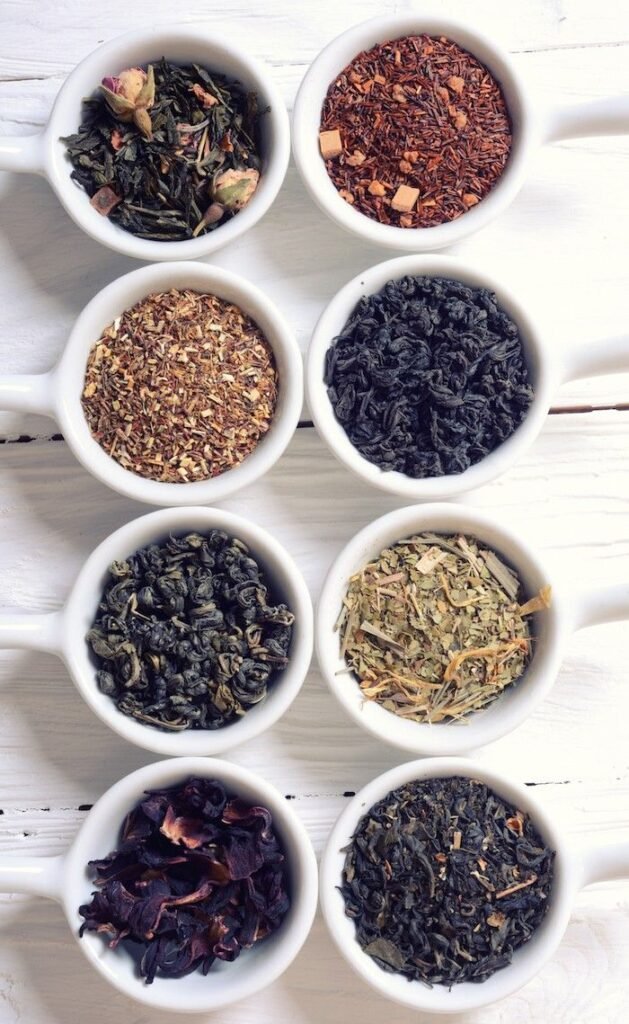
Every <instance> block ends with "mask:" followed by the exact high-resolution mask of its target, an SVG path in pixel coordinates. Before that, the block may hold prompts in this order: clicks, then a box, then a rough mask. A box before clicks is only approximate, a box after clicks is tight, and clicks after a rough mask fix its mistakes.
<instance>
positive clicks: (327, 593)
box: [316, 504, 563, 755]
mask: <svg viewBox="0 0 629 1024" xmlns="http://www.w3.org/2000/svg"><path fill="white" fill-rule="evenodd" d="M424 531H430V532H433V533H439V534H457V533H462V534H464V535H465V536H466V537H472V538H474V539H476V540H478V541H480V542H481V543H483V544H485V545H487V547H489V548H491V549H492V550H494V551H495V552H496V554H497V555H498V556H499V557H501V558H502V559H503V560H504V561H505V562H507V563H508V564H509V565H510V566H511V567H512V568H513V569H514V570H515V571H516V572H517V574H518V575H519V577H520V579H521V581H522V584H523V589H524V593H525V595H526V598H528V597H532V596H533V595H535V594H536V593H537V592H538V591H539V590H540V589H541V588H542V587H543V586H545V585H546V584H548V583H552V581H551V580H550V579H549V577H548V574H547V572H546V569H545V566H544V565H543V563H542V562H541V561H540V560H539V559H538V558H537V557H536V556H535V555H534V554H533V553H532V552H531V551H530V550H529V548H528V547H527V546H526V545H525V543H524V542H523V541H522V540H521V539H520V538H519V537H517V536H516V535H515V534H514V533H512V532H511V531H509V530H507V529H506V528H505V527H503V526H501V525H500V524H498V523H496V522H494V521H492V520H491V519H489V518H488V517H486V516H484V515H483V514H482V513H480V512H477V511H476V510H473V509H466V508H461V507H457V506H455V505H447V504H445V505H424V506H421V505H418V506H414V507H410V508H405V509H399V510H397V511H395V512H391V513H389V514H388V515H386V516H383V517H382V518H381V519H377V520H376V521H375V522H374V523H371V524H370V525H369V526H367V527H365V528H364V529H363V530H362V531H361V532H360V533H358V534H357V535H356V536H355V537H354V538H353V539H352V540H351V541H350V542H349V544H348V545H347V546H346V547H345V548H344V549H343V551H342V552H341V554H340V555H339V556H338V558H337V560H336V562H335V563H334V564H333V565H332V567H331V569H330V571H329V574H328V576H327V578H326V581H325V583H324V586H323V590H322V593H321V598H320V600H319V604H318V606H317V622H316V649H317V657H318V660H319V665H320V667H321V670H322V672H323V675H324V677H325V678H326V680H327V683H328V685H329V686H330V688H331V690H332V692H333V694H334V696H335V697H336V698H337V699H338V700H339V701H340V703H341V704H342V705H343V707H344V708H345V710H346V711H347V712H348V713H349V715H350V716H351V717H352V718H353V719H354V720H355V721H356V722H357V723H358V724H359V725H361V726H362V727H363V728H364V729H366V730H367V731H368V732H370V733H372V734H373V735H374V736H375V737H377V738H378V739H381V740H384V741H385V742H387V743H391V744H393V745H394V746H397V747H399V748H401V749H403V750H407V751H411V752H412V753H415V754H427V755H433V754H441V755H444V754H449V755H453V754H460V753H464V752H466V751H469V750H473V749H475V748H477V747H481V746H483V745H484V744H486V743H490V742H492V741H493V740H496V739H498V738H499V737H500V736H503V735H504V734H505V733H507V732H509V731H511V729H514V728H515V727H516V726H517V725H519V724H520V722H521V721H522V720H523V719H524V718H525V717H526V716H527V715H528V714H530V713H531V711H532V710H533V708H534V707H535V705H536V704H537V703H538V701H540V700H541V699H542V697H543V696H544V694H545V693H546V692H547V691H548V689H549V688H550V686H551V685H552V683H553V681H554V677H555V673H556V671H557V668H558V665H559V661H560V658H561V652H562V648H563V619H562V609H561V605H560V603H558V602H557V600H555V597H556V595H553V601H552V603H551V607H550V608H549V609H547V610H546V611H544V612H543V613H541V614H536V615H534V616H533V617H532V622H531V632H532V635H533V656H532V658H531V661H530V662H529V664H528V666H527V668H526V670H525V672H524V674H523V675H522V676H521V677H520V679H518V680H516V682H515V683H514V684H513V685H512V686H510V687H509V688H508V689H506V690H505V691H504V692H503V694H502V695H501V696H500V697H498V698H497V699H496V700H495V701H494V702H493V703H492V704H490V705H489V706H488V707H487V708H485V709H484V710H481V711H475V712H473V713H471V714H470V715H468V716H466V717H465V718H464V719H463V720H462V721H451V722H439V723H435V724H426V723H419V722H412V721H409V720H408V719H403V718H400V717H399V716H397V715H396V714H394V713H393V712H391V711H387V710H386V709H385V708H384V707H382V705H380V704H379V703H377V701H375V700H366V699H365V698H364V696H363V694H362V692H361V690H360V687H359V685H358V681H357V679H356V677H355V675H354V674H353V672H351V670H349V669H348V668H347V665H346V663H345V659H344V657H343V656H342V654H341V651H340V634H339V632H338V631H337V630H336V628H335V627H336V621H337V619H338V616H339V613H340V610H341V606H342V601H343V597H344V595H345V593H346V591H347V584H348V581H349V578H350V577H351V576H352V575H353V574H354V573H356V572H359V571H360V570H361V569H362V568H363V567H364V566H365V565H366V564H367V563H368V562H369V561H370V560H371V559H373V558H374V557H377V556H378V555H379V554H380V552H381V551H382V550H383V549H384V548H386V547H388V546H390V545H391V544H394V543H396V542H397V541H400V540H403V539H405V538H408V537H411V536H413V535H414V534H418V533H423V532H424Z"/></svg>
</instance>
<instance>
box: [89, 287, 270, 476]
mask: <svg viewBox="0 0 629 1024" xmlns="http://www.w3.org/2000/svg"><path fill="white" fill-rule="evenodd" d="M277 394H278V376H277V371H276V368H275V360H274V357H273V350H272V349H271V346H270V345H269V343H268V341H267V340H266V338H265V337H264V334H263V333H262V331H261V330H260V328H259V327H258V326H257V325H256V324H255V323H254V322H253V320H252V319H251V318H250V317H249V316H247V315H246V313H243V311H242V310H241V309H239V308H238V306H235V305H233V304H232V303H230V302H226V301H225V300H224V299H219V298H217V296H215V295H203V294H199V293H198V292H194V291H190V290H183V291H180V290H178V289H175V288H173V289H172V290H171V291H169V292H163V293H159V294H154V295H149V296H147V298H146V299H143V300H142V301H141V302H138V303H137V305H135V306H133V307H132V308H131V309H128V310H126V311H125V312H124V313H123V314H122V316H119V317H118V318H117V319H116V320H114V322H113V323H112V324H110V326H109V327H108V328H107V329H106V330H105V331H104V332H103V335H102V337H101V338H99V340H98V341H97V342H96V344H95V346H94V348H93V349H92V350H91V352H90V354H89V357H88V361H87V368H86V373H85V385H84V388H83V396H82V406H83V412H84V413H85V418H86V420H87V422H88V425H89V428H90V430H91V432H92V434H93V436H94V438H95V439H96V440H97V441H98V443H99V444H100V445H101V447H102V448H104V450H105V451H106V452H107V454H108V455H110V456H111V458H113V459H115V460H116V462H118V463H120V465H121V466H122V467H123V469H128V470H131V472H133V473H137V474H138V475H139V476H143V477H148V478H150V479H151V480H161V481H163V482H165V483H189V482H191V481H194V480H207V479H209V478H210V477H214V476H218V475H219V474H220V473H224V472H225V471H226V470H229V469H231V468H232V467H233V466H237V465H238V464H239V463H240V462H242V461H243V459H246V457H247V456H248V455H250V454H251V452H252V451H253V450H254V448H255V447H256V446H257V444H258V443H259V441H260V440H261V439H262V437H263V436H264V435H265V434H266V432H267V431H268V429H269V427H270V426H271V422H272V420H273V415H274V412H275V406H276V403H277Z"/></svg>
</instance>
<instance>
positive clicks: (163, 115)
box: [61, 57, 262, 242]
mask: <svg viewBox="0 0 629 1024" xmlns="http://www.w3.org/2000/svg"><path fill="white" fill-rule="evenodd" d="M261 113H262V112H261V111H260V110H259V109H258V101H257V97H256V96H255V94H254V93H250V92H247V91H246V90H245V89H244V88H243V87H242V85H240V84H239V83H237V82H234V81H232V80H230V79H228V78H227V77H226V76H225V75H222V74H219V73H217V72H215V71H209V70H208V69H207V68H202V67H199V65H197V64H189V65H185V66H180V65H177V64H172V63H170V62H169V61H167V60H166V59H165V58H163V57H162V59H161V60H160V61H158V62H157V63H156V64H155V65H149V66H148V67H146V68H141V67H139V68H138V67H135V68H127V69H126V70H125V71H122V72H120V73H119V74H117V75H111V76H109V77H107V78H104V79H103V81H102V83H101V85H100V88H99V90H98V92H97V93H96V94H95V95H94V96H92V97H90V98H89V99H87V100H86V101H85V103H84V105H83V119H82V121H81V125H80V127H79V130H78V132H77V133H76V134H75V135H70V136H68V137H67V138H64V139H62V140H61V141H62V142H64V143H65V146H66V151H67V154H68V158H69V160H70V162H71V164H72V168H73V170H72V178H73V179H74V181H76V182H77V184H78V185H79V186H80V187H81V188H83V189H84V190H85V192H86V193H87V195H88V196H89V197H90V203H91V205H92V206H93V207H94V208H95V209H96V210H97V211H98V212H99V213H100V214H102V216H104V217H108V218H109V219H110V220H112V221H114V223H116V224H117V225H118V226H119V227H121V228H123V229H124V230H125V231H129V232H131V234H134V235H137V237H138V238H149V239H153V240H155V241H161V242H177V241H184V240H186V239H188V238H195V237H196V236H197V235H204V234H207V232H210V231H215V230H216V228H218V227H220V226H221V224H223V223H225V221H227V220H230V219H231V218H232V217H234V216H236V215H237V214H238V212H239V211H240V210H241V209H242V208H243V207H244V206H246V205H247V203H248V202H249V201H250V199H251V197H252V196H253V194H254V192H255V191H256V189H257V187H258V183H259V180H260V171H261V158H260V153H259V150H258V135H259V121H260V116H261Z"/></svg>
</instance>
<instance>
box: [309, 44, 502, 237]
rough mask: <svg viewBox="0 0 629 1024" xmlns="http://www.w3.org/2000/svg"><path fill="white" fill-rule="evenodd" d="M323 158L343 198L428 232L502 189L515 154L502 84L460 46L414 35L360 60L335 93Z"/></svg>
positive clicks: (328, 108) (384, 219)
mask: <svg viewBox="0 0 629 1024" xmlns="http://www.w3.org/2000/svg"><path fill="white" fill-rule="evenodd" d="M320 148H321V155H322V157H323V159H324V160H325V166H326V170H327V172H328V174H329V176H330V178H331V179H332V182H333V183H334V185H335V186H336V188H337V189H338V191H339V195H340V196H341V197H342V198H343V199H344V200H345V201H346V202H347V203H350V204H351V205H352V206H354V208H355V209H356V210H359V211H360V213H363V214H365V215H366V216H367V217H370V218H372V220H377V221H380V223H381V224H391V225H393V226H395V227H401V228H427V227H431V226H433V225H436V224H442V223H444V222H445V221H450V220H454V219H455V218H456V217H460V216H461V214H463V213H465V212H466V211H467V210H469V209H471V207H473V206H476V204H477V203H479V202H481V200H483V199H484V198H485V196H486V195H487V194H488V193H489V192H490V191H491V189H492V188H493V187H494V185H495V184H496V182H497V181H498V179H499V178H500V175H501V174H502V172H503V171H504V169H505V166H506V164H507V160H508V159H509V153H510V150H511V123H510V119H509V112H508V110H507V106H506V103H505V99H504V96H503V94H502V91H501V88H500V85H499V84H498V82H497V81H496V80H495V78H493V77H492V75H491V74H490V73H489V71H488V70H487V68H486V67H485V66H484V65H483V64H481V63H480V61H478V60H476V58H475V57H473V56H472V54H471V53H468V52H467V50H463V49H462V48H461V47H460V46H458V45H457V44H456V43H454V42H452V40H450V39H445V38H444V37H443V36H442V37H441V38H438V39H437V38H433V37H431V36H428V35H420V36H406V37H405V38H403V39H396V40H394V41H392V42H388V43H384V44H378V45H376V46H374V47H372V49H371V50H367V51H364V52H363V53H359V54H358V56H357V57H355V58H354V60H353V61H352V62H351V64H348V66H347V67H346V68H345V69H344V70H343V71H342V72H341V73H340V74H339V75H338V76H337V78H336V79H335V80H334V82H332V84H331V85H330V88H329V89H328V92H327V96H326V98H325V102H324V104H323V110H322V114H321V134H320Z"/></svg>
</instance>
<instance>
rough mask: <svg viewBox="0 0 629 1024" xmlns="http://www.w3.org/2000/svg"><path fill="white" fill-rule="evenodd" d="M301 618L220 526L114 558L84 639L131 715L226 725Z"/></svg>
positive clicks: (186, 724) (172, 726)
mask: <svg viewBox="0 0 629 1024" xmlns="http://www.w3.org/2000/svg"><path fill="white" fill-rule="evenodd" d="M293 623H294V615H293V614H292V612H291V611H290V609H289V608H288V607H287V606H286V605H285V604H282V603H281V602H279V601H278V600H277V599H276V597H275V595H274V593H273V590H272V588H271V586H270V583H269V581H268V580H267V578H266V574H265V573H264V571H263V570H262V569H261V567H260V566H259V565H258V563H257V561H256V560H255V558H254V557H253V556H252V555H251V554H250V553H249V550H248V548H247V546H246V545H245V544H243V542H242V541H240V540H238V539H236V538H234V537H229V536H228V535H227V534H226V533H224V532H223V531H222V530H216V529H214V530H209V531H208V533H206V534H199V533H190V534H187V535H186V536H183V537H170V538H169V539H168V540H167V541H165V542H164V543H162V544H151V545H149V546H148V547H145V548H142V549H141V550H139V551H136V552H135V554H133V555H131V556H130V557H129V558H127V559H126V560H125V561H123V562H114V563H113V564H112V565H111V566H110V569H109V579H108V581H107V583H106V585H105V588H104V590H103V594H102V597H101V600H100V603H99V606H98V611H97V614H96V618H95V620H94V624H93V626H92V628H91V629H90V631H89V633H88V634H87V638H86V639H87V643H88V645H89V647H90V649H91V651H92V653H93V655H94V658H95V660H96V664H97V666H98V669H97V672H96V682H97V685H98V687H99V689H100V690H101V692H102V693H104V694H106V695H107V696H108V697H111V699H112V700H113V701H114V702H115V704H116V706H117V707H118V709H119V711H121V712H122V713H123V714H124V715H128V716H130V717H131V718H135V719H137V721H139V722H142V723H144V724H146V725H150V726H155V727H156V728H159V729H165V730H169V731H175V732H176V731H181V730H184V729H220V728H222V727H223V726H225V725H229V723H230V722H235V721H237V720H238V718H240V717H242V716H243V715H244V714H246V712H247V711H248V710H249V709H250V708H251V707H253V706H254V705H255V704H258V703H259V702H260V701H262V700H264V698H265V697H266V694H267V690H268V687H269V686H271V685H272V684H273V681H274V679H275V677H276V676H277V674H278V672H280V671H281V670H282V669H283V668H285V667H286V665H287V664H288V658H289V648H290V643H291V638H292V631H293Z"/></svg>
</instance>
